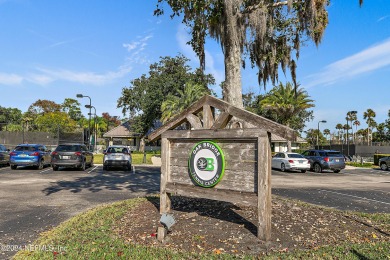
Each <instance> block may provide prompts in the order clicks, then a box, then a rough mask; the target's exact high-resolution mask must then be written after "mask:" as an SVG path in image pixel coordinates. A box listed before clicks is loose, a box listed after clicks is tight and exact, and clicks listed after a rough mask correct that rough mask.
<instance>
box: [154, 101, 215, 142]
mask: <svg viewBox="0 0 390 260" xmlns="http://www.w3.org/2000/svg"><path fill="white" fill-rule="evenodd" d="M206 98H207V96H204V97H202V98H201V99H199V100H198V101H197V102H195V103H194V104H192V105H191V106H190V107H189V108H187V109H186V110H184V111H183V112H182V113H180V114H179V115H177V116H176V117H174V118H173V119H172V120H170V121H168V122H167V123H166V124H164V125H163V126H162V127H160V128H158V129H156V131H154V132H153V133H151V134H150V135H149V136H148V139H149V141H154V140H156V139H158V138H160V136H161V134H162V133H164V132H165V131H167V130H170V129H175V128H176V127H178V126H179V125H181V124H182V123H184V122H185V121H186V120H187V119H186V116H187V115H188V114H196V113H199V112H200V111H202V109H203V104H204V103H205V101H206ZM183 115H184V116H183Z"/></svg>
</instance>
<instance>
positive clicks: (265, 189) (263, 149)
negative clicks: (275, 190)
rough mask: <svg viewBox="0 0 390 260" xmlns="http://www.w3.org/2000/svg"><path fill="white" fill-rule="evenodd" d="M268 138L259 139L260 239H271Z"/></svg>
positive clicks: (258, 203) (258, 228)
mask: <svg viewBox="0 0 390 260" xmlns="http://www.w3.org/2000/svg"><path fill="white" fill-rule="evenodd" d="M270 139H271V136H270V134H269V138H262V139H259V142H258V146H259V154H258V160H259V162H258V164H257V166H258V180H257V181H258V201H257V207H258V214H257V216H258V225H257V237H258V238H259V239H261V240H265V241H269V240H270V239H271V206H272V205H271V146H270V142H269V140H270Z"/></svg>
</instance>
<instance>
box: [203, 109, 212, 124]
mask: <svg viewBox="0 0 390 260" xmlns="http://www.w3.org/2000/svg"><path fill="white" fill-rule="evenodd" d="M213 124H214V116H213V111H212V110H211V107H210V106H209V105H203V128H204V129H210V128H211V126H212V125H213Z"/></svg>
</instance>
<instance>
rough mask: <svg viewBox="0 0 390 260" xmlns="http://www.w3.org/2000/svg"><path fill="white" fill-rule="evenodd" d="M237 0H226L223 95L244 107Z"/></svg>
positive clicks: (233, 103)
mask: <svg viewBox="0 0 390 260" xmlns="http://www.w3.org/2000/svg"><path fill="white" fill-rule="evenodd" d="M237 8H238V7H237V6H236V4H235V0H225V9H224V10H225V17H226V24H225V28H224V30H225V32H224V34H225V35H224V39H222V41H223V43H224V44H223V47H224V48H223V51H224V58H225V82H224V84H223V89H222V95H223V99H224V100H225V101H226V102H229V103H230V104H232V105H233V106H236V107H239V108H243V107H244V106H243V102H242V82H241V40H240V35H239V31H238V30H239V29H238V28H240V25H239V24H238V15H239V10H238V9H237Z"/></svg>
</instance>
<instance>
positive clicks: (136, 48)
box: [122, 34, 153, 64]
mask: <svg viewBox="0 0 390 260" xmlns="http://www.w3.org/2000/svg"><path fill="white" fill-rule="evenodd" d="M137 38H138V40H137V41H132V42H131V43H124V44H122V46H123V47H124V48H126V50H127V51H128V52H129V53H130V55H129V56H128V57H127V58H126V60H127V62H128V63H137V64H145V63H149V60H148V59H147V58H146V57H147V56H146V55H145V54H144V53H143V51H144V50H145V49H146V47H147V46H148V43H147V42H148V40H149V39H151V38H153V35H152V34H148V35H146V36H138V37H137Z"/></svg>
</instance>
